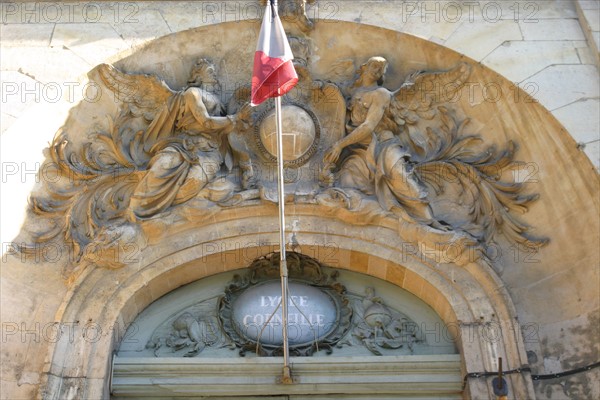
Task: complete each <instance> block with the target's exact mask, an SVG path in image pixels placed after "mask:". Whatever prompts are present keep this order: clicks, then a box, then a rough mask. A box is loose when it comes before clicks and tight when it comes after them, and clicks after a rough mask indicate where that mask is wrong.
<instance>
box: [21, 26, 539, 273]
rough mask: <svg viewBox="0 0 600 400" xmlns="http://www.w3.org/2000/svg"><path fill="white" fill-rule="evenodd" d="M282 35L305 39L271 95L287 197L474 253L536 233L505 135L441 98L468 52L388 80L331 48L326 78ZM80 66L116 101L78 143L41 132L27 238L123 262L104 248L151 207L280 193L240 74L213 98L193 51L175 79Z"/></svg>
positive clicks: (428, 243) (528, 241)
mask: <svg viewBox="0 0 600 400" xmlns="http://www.w3.org/2000/svg"><path fill="white" fill-rule="evenodd" d="M292 42H293V43H295V46H296V47H298V48H301V49H302V50H303V51H302V52H301V53H302V56H301V57H299V58H298V59H297V60H296V62H297V64H296V66H297V69H298V73H299V76H300V81H299V83H298V85H297V87H296V88H294V89H293V90H292V91H290V92H289V93H288V94H287V95H286V96H285V97H284V99H283V108H284V110H285V111H286V114H285V120H286V121H288V122H289V123H288V125H285V124H284V125H285V126H284V128H285V132H284V145H285V149H286V157H287V158H286V160H285V161H286V183H288V185H287V186H286V191H287V192H288V196H286V199H288V200H289V201H295V202H296V203H305V204H313V205H318V207H320V208H319V210H320V211H319V212H323V213H326V214H329V215H333V216H337V217H339V218H343V219H344V220H346V221H352V223H355V224H364V225H366V224H371V223H378V222H379V221H382V220H388V222H389V221H393V222H392V223H395V224H396V225H397V227H398V235H399V236H400V237H401V238H402V239H403V240H404V241H406V242H408V243H413V244H415V245H419V246H424V247H425V249H426V250H434V251H439V252H442V253H443V252H447V251H450V250H451V251H452V252H453V259H457V258H458V256H459V255H461V254H463V253H466V250H467V249H473V250H474V251H473V252H472V253H471V254H485V248H486V247H487V246H489V245H490V244H492V243H493V242H494V241H495V240H497V237H498V235H500V234H502V235H504V236H505V237H506V238H508V239H509V240H510V241H512V242H514V243H518V244H520V245H523V246H528V247H535V246H539V245H541V244H543V243H544V240H540V239H536V238H533V237H531V236H530V235H529V234H528V232H527V231H528V227H527V226H526V225H525V224H524V223H522V222H521V221H520V220H519V219H518V218H517V217H516V216H515V212H524V211H525V210H526V209H527V206H528V205H529V204H530V203H531V202H532V201H533V200H535V199H536V198H537V196H536V195H530V194H523V193H522V192H523V190H522V189H523V183H520V182H508V181H505V180H503V177H504V176H506V171H507V170H509V168H510V167H511V165H512V164H513V157H514V154H515V151H516V145H515V144H514V143H512V142H508V143H507V144H506V146H505V148H504V149H501V150H497V149H496V148H495V147H494V146H485V143H483V140H482V139H481V138H480V137H478V136H475V135H472V134H469V133H468V126H469V125H468V123H469V119H468V118H461V117H458V115H461V114H460V113H459V112H458V111H461V112H464V111H465V110H456V109H454V108H453V107H456V106H455V104H453V103H451V102H450V100H449V98H452V96H454V95H455V94H456V93H457V92H459V91H460V90H462V89H463V86H464V83H465V81H466V80H467V79H468V77H469V75H470V71H471V68H470V66H469V65H468V64H465V63H463V64H459V65H457V66H455V67H454V68H452V69H450V70H448V71H438V72H415V73H413V74H411V75H409V76H408V77H407V78H406V80H405V83H404V84H403V85H402V86H401V87H400V88H399V89H398V90H395V91H391V90H388V89H387V88H385V87H384V86H382V81H383V78H384V77H385V74H386V70H387V67H388V62H387V60H386V59H384V58H383V57H372V58H371V59H369V60H368V61H367V62H366V63H364V64H363V65H361V66H360V67H359V68H354V67H353V65H354V61H353V60H350V61H348V60H346V61H341V62H340V63H338V65H335V66H332V69H331V75H332V78H333V79H334V80H335V81H336V82H335V83H333V82H330V81H325V80H322V79H316V78H315V77H314V76H313V73H312V72H311V47H310V45H309V43H308V42H307V41H306V40H304V39H302V38H296V39H294V40H292ZM305 53H306V54H305ZM349 74H354V78H349ZM90 77H91V78H92V79H95V80H96V81H98V82H99V83H101V84H102V85H103V86H104V87H105V88H107V89H108V90H110V91H111V92H113V93H114V95H115V98H116V99H117V101H118V109H119V111H118V112H117V113H116V115H112V114H111V115H108V116H104V115H99V117H107V121H108V122H107V123H105V124H101V123H98V124H97V125H96V126H92V127H90V128H89V131H88V132H87V133H86V135H87V136H85V135H84V136H85V139H84V140H83V144H81V143H75V142H76V141H75V142H74V141H73V140H72V137H73V136H72V135H75V134H77V135H79V134H80V133H79V132H77V133H75V132H70V131H69V130H68V127H69V125H65V128H64V129H62V130H61V131H59V132H58V134H57V135H56V137H55V138H54V140H53V142H52V144H51V146H50V148H49V150H48V155H49V157H48V161H47V163H46V165H45V166H44V170H45V171H46V172H48V171H49V170H53V171H54V172H55V173H56V176H58V179H54V180H52V181H46V182H45V183H44V187H43V188H42V190H39V191H37V192H36V193H35V194H34V195H33V196H32V198H31V211H32V212H33V213H34V214H35V215H37V216H38V217H40V216H41V217H43V218H41V219H40V218H38V221H40V222H39V223H37V224H36V225H35V227H34V228H35V229H34V232H32V235H33V240H34V242H37V243H40V242H45V241H49V240H55V239H57V238H60V237H62V238H63V239H64V241H65V242H66V243H68V244H70V245H72V246H73V248H74V254H76V255H79V257H84V258H86V257H89V258H91V259H93V262H94V264H96V265H103V266H109V267H120V266H122V265H124V264H126V263H127V260H123V259H122V258H119V257H114V254H116V253H119V250H121V251H120V254H121V255H123V254H125V255H126V254H127V252H126V251H123V249H122V246H123V243H131V242H135V241H138V242H139V239H140V237H142V238H143V234H142V233H141V232H142V230H141V229H140V226H144V224H146V223H147V222H148V221H149V220H150V221H157V220H165V219H166V218H167V217H168V216H169V215H170V214H171V213H175V214H177V213H181V215H185V218H186V219H188V220H189V219H194V218H198V219H201V218H206V215H209V210H213V211H214V210H215V209H219V207H244V206H245V205H247V204H256V202H257V201H262V202H266V203H272V202H276V201H277V200H276V199H277V196H276V190H277V186H276V184H275V182H276V181H275V176H274V174H273V173H272V172H273V171H274V168H273V161H274V157H273V140H272V139H273V129H272V126H271V125H272V124H270V121H271V119H272V118H271V114H272V109H273V104H272V102H270V101H267V102H265V103H263V104H261V105H260V106H259V107H257V108H255V109H252V110H251V109H250V108H249V107H248V106H247V103H246V101H247V98H248V95H249V88H248V87H246V86H242V87H240V88H239V89H238V90H236V91H235V92H234V93H233V95H232V96H231V98H229V99H228V100H227V101H226V102H225V103H227V107H225V106H224V105H223V104H222V103H221V98H222V97H221V94H220V92H219V90H220V85H219V81H218V79H217V73H216V70H215V67H214V66H213V64H212V63H211V62H209V61H207V60H205V59H200V60H199V61H198V62H196V63H195V64H194V65H193V66H192V73H191V76H190V78H189V79H188V83H187V86H186V87H184V88H183V89H181V90H179V91H173V90H171V89H170V88H169V87H168V86H167V85H166V84H165V83H164V81H162V80H161V79H159V78H158V77H156V76H149V75H139V74H137V75H136V74H128V73H124V72H121V71H119V70H117V69H116V68H114V67H112V66H109V65H105V64H103V65H100V66H98V67H97V68H96V69H95V70H94V71H92V73H91V74H90ZM440 88H443V90H440ZM441 94H443V96H442V95H441ZM271 122H272V121H271ZM315 172H318V173H315ZM217 178H218V179H217ZM182 210H183V211H182ZM213 211H211V212H213ZM274 213H275V210H274ZM169 221H172V219H171V220H169ZM153 232H156V231H153ZM154 234H156V233H154ZM33 247H35V244H34V246H33ZM24 249H25V250H27V246H24ZM111 249H114V250H115V251H114V252H111V251H110V250H111ZM446 259H447V258H446ZM471 260H473V259H472V258H471ZM76 261H79V259H77V258H76ZM457 263H459V264H460V262H458V261H457Z"/></svg>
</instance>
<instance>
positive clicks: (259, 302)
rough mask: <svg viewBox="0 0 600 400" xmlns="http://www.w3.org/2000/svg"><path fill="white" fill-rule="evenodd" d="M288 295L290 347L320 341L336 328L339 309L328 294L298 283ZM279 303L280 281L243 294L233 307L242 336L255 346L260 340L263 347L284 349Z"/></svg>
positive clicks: (294, 283)
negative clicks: (282, 347) (269, 346)
mask: <svg viewBox="0 0 600 400" xmlns="http://www.w3.org/2000/svg"><path fill="white" fill-rule="evenodd" d="M289 294H290V297H289V299H290V300H289V301H288V336H289V344H290V346H297V345H303V344H307V343H311V342H314V341H319V340H320V339H322V338H324V337H325V336H327V335H328V334H329V333H331V331H333V330H334V329H335V328H336V327H337V319H338V318H337V314H338V312H337V307H336V304H335V302H334V300H333V299H332V297H331V296H330V295H329V294H327V293H326V292H324V291H322V290H319V289H318V288H316V287H313V286H310V285H306V284H303V283H298V282H290V283H289ZM280 301H281V283H280V282H279V281H270V282H266V283H263V284H259V285H256V286H252V287H250V288H248V289H246V290H245V291H244V292H243V293H241V294H240V295H239V297H238V298H237V299H235V301H234V302H233V304H232V310H233V313H232V316H233V321H234V322H235V325H236V326H237V329H238V330H239V334H240V335H241V336H243V337H245V338H247V339H248V340H250V341H251V342H254V343H256V342H257V341H260V343H261V344H263V345H271V346H281V345H282V344H283V336H282V325H283V324H282V313H281V306H280V304H279V303H280ZM275 310H277V312H275ZM261 331H262V334H261ZM259 337H260V339H259Z"/></svg>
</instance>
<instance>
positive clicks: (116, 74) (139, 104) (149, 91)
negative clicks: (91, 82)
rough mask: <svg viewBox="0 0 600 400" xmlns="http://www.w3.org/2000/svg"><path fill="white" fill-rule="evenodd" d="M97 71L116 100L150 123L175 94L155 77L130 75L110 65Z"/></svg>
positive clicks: (98, 68) (99, 67)
mask: <svg viewBox="0 0 600 400" xmlns="http://www.w3.org/2000/svg"><path fill="white" fill-rule="evenodd" d="M95 71H97V72H98V75H99V76H100V78H101V80H102V83H104V85H105V86H106V87H107V88H108V89H109V90H110V91H111V92H113V94H114V96H115V99H117V100H119V101H121V102H123V103H127V104H128V105H129V107H130V109H131V111H132V113H133V114H134V115H136V116H138V115H142V116H144V118H145V119H146V120H148V121H151V120H152V119H153V118H154V116H155V115H156V113H157V112H158V111H159V110H160V109H161V108H162V107H163V106H164V105H165V104H167V102H168V100H169V98H171V97H172V96H173V95H174V94H175V92H174V91H173V90H171V88H169V86H167V84H166V83H165V82H164V81H163V80H161V79H159V78H158V77H156V76H153V75H146V74H136V75H134V74H128V73H125V72H121V71H119V70H118V69H116V68H115V67H113V66H112V65H109V64H100V65H98V66H97V67H96V68H95Z"/></svg>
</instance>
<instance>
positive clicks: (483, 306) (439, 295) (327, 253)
mask: <svg viewBox="0 0 600 400" xmlns="http://www.w3.org/2000/svg"><path fill="white" fill-rule="evenodd" d="M270 208H271V207H257V208H256V209H255V210H254V211H255V214H263V213H264V214H268V213H270V210H269V209H270ZM298 216H299V217H300V215H298ZM301 217H302V220H303V221H305V222H306V226H307V227H308V226H311V224H310V222H312V221H316V220H321V221H322V218H323V217H322V216H321V215H306V214H303V215H301ZM226 220H227V218H223V220H222V221H219V222H217V223H216V224H209V225H207V226H205V228H206V229H202V230H198V229H194V230H190V227H188V229H185V230H183V231H181V232H179V233H178V234H176V235H173V236H171V238H172V242H169V244H166V243H163V244H157V245H156V246H153V248H152V249H151V253H152V255H151V256H144V261H143V262H140V263H139V264H137V265H136V266H133V265H131V266H128V267H125V268H123V269H121V270H117V271H110V273H107V272H108V271H106V270H104V269H100V268H96V269H90V270H89V271H87V272H86V273H85V274H84V275H82V276H81V277H80V278H79V279H78V282H77V283H76V284H75V285H74V286H73V288H72V291H71V294H72V295H71V296H70V298H67V299H66V300H65V302H64V303H63V305H62V307H61V314H60V315H58V316H57V319H58V320H60V321H61V322H64V323H67V322H70V321H74V320H77V321H79V322H78V324H76V325H75V326H74V328H73V329H74V332H75V333H74V335H73V336H72V337H69V336H67V335H63V336H62V337H61V338H60V339H61V340H59V341H58V342H57V343H56V344H55V345H54V346H52V348H51V349H50V352H49V359H48V360H49V364H48V368H47V370H46V371H45V376H46V377H47V382H46V384H45V390H44V398H63V397H64V398H70V397H73V396H75V397H86V398H99V397H102V396H105V397H106V396H107V395H108V392H107V390H108V377H109V376H110V362H111V355H112V352H113V350H114V349H115V348H116V347H117V346H118V343H119V341H120V339H121V338H122V335H123V334H124V332H125V331H124V329H123V327H126V326H127V325H128V324H129V323H131V321H133V319H134V318H135V317H136V316H137V314H138V313H139V312H141V311H142V310H143V309H144V308H145V307H147V306H148V305H149V304H150V303H152V302H153V301H154V300H156V299H158V298H160V297H161V296H163V295H164V294H166V293H168V292H170V291H172V290H174V289H176V288H177V287H180V286H181V285H184V284H187V283H190V282H193V281H195V280H198V279H201V278H203V277H207V276H210V275H212V274H215V273H219V272H224V271H226V270H235V269H238V268H243V267H245V266H246V265H247V257H248V256H251V257H254V256H255V255H264V254H267V253H269V252H271V251H272V250H273V249H272V246H271V245H270V244H271V243H274V242H275V241H276V237H277V232H276V231H275V230H274V229H275V226H276V223H277V221H276V219H275V218H273V217H267V216H261V217H247V218H239V217H238V218H236V219H235V221H231V222H230V223H233V224H234V225H235V227H236V229H239V231H241V232H245V234H244V235H231V236H229V234H228V230H227V229H222V230H219V231H220V232H219V235H214V234H211V233H210V232H211V230H212V229H211V228H213V229H219V228H217V227H218V226H223V225H226V224H227V223H226V222H225V221H226ZM259 221H260V222H259ZM327 222H328V224H327V225H328V226H329V227H332V226H335V227H336V228H339V229H335V230H332V231H330V232H323V231H322V230H320V229H318V228H317V227H318V226H322V225H321V224H319V225H316V226H315V225H312V226H313V227H315V228H317V229H314V228H312V229H311V228H307V229H306V230H302V231H301V232H299V234H298V237H299V245H300V246H301V247H303V246H304V247H305V248H306V249H307V250H306V251H307V253H310V249H314V251H315V253H314V254H311V256H313V257H314V258H316V259H318V260H320V261H322V262H323V263H326V264H328V265H331V266H335V267H339V268H346V269H350V270H353V271H356V272H361V273H365V274H368V275H372V276H375V277H378V278H381V279H384V280H386V281H388V282H391V283H393V284H395V285H397V286H399V287H401V288H403V289H405V290H407V291H409V292H411V293H413V294H414V295H416V296H418V297H419V298H421V299H422V300H423V301H424V302H425V303H427V304H428V305H429V306H431V307H432V308H433V309H434V310H435V311H436V312H437V313H438V315H440V317H442V319H443V320H444V322H445V323H446V325H447V326H448V327H450V329H451V330H452V329H456V332H457V336H458V337H457V345H458V346H459V348H460V352H461V357H462V364H463V370H464V374H468V373H470V372H481V371H492V370H494V368H497V366H496V365H495V364H494V361H495V360H496V359H497V357H502V358H503V360H505V365H507V366H508V368H511V369H512V368H520V367H522V366H523V365H525V364H526V356H525V354H524V348H523V345H522V338H521V337H520V331H519V330H518V328H517V329H516V328H515V323H516V322H515V321H516V315H515V312H514V308H513V305H512V302H511V300H510V297H509V296H508V295H507V293H506V292H504V291H503V290H502V289H501V285H499V284H498V278H497V276H496V274H495V273H494V272H493V270H492V269H491V268H490V267H489V266H487V265H485V264H482V263H471V264H468V265H467V266H466V267H457V266H456V265H452V264H437V265H432V264H429V263H427V262H425V260H420V259H418V258H415V257H414V254H412V255H411V254H407V253H403V252H402V251H401V250H400V249H402V242H401V241H399V239H398V238H397V235H396V234H395V232H394V231H393V230H391V229H389V228H385V227H362V228H357V227H355V226H353V225H351V224H347V223H343V222H340V221H335V220H329V221H327ZM335 231H337V232H343V233H344V234H343V235H340V234H338V233H335ZM213 232H214V231H213ZM228 236H229V237H228ZM184 240H185V241H186V244H185V245H184V246H181V247H182V248H179V249H173V246H172V245H171V244H170V243H181V242H182V241H184ZM319 242H321V243H323V244H322V245H315V243H319ZM216 243H218V244H219V245H217V246H215V244H216ZM257 243H259V244H262V246H261V245H259V246H257V245H256V244H257ZM328 244H329V245H328ZM309 248H310V249H309ZM73 338H75V340H74V341H72V340H73ZM508 381H509V385H510V390H511V393H515V395H518V396H523V397H528V396H532V393H533V392H532V384H531V380H530V378H529V375H528V373H526V372H523V374H521V375H518V374H517V375H511V376H510V377H508ZM491 393H492V392H491V386H490V384H489V383H488V382H487V381H486V380H485V379H470V380H468V381H467V386H466V388H465V396H472V397H474V398H479V397H489V396H491Z"/></svg>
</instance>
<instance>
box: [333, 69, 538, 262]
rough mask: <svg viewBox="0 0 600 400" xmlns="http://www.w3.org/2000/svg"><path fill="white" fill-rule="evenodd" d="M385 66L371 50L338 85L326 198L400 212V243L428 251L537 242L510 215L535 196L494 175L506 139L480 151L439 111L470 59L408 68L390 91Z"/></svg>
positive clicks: (506, 155) (507, 155)
mask: <svg viewBox="0 0 600 400" xmlns="http://www.w3.org/2000/svg"><path fill="white" fill-rule="evenodd" d="M387 67H388V62H387V60H386V59H385V58H383V57H371V58H370V59H369V60H368V61H367V62H366V63H364V64H363V65H361V67H360V68H359V69H358V73H357V77H356V79H355V80H354V81H353V82H351V83H349V84H348V86H347V95H348V97H349V104H348V115H347V118H346V119H347V124H346V136H344V137H343V138H342V139H340V140H338V141H337V142H336V143H334V144H333V146H332V147H331V149H330V150H329V151H328V152H327V153H326V155H325V157H324V166H323V170H322V173H321V182H322V183H323V184H325V185H328V186H330V188H331V189H330V190H329V192H328V195H329V196H330V198H331V199H333V201H334V202H335V201H337V202H338V203H339V201H340V200H341V201H342V203H344V204H345V205H346V208H348V209H355V208H356V207H359V204H361V203H362V200H363V199H365V198H368V199H369V200H371V199H376V201H377V202H378V203H379V206H380V207H381V208H382V209H383V210H384V211H385V212H387V213H390V214H392V215H395V216H398V217H399V221H400V227H399V231H401V232H403V234H404V235H405V239H406V240H411V241H415V242H419V243H421V244H423V243H429V247H431V248H432V249H433V248H446V249H447V248H450V247H444V246H438V244H439V243H446V245H447V246H450V243H452V244H459V247H458V248H460V249H462V250H461V252H462V251H463V250H464V249H466V248H467V247H472V246H478V245H479V244H482V245H484V246H487V245H489V244H490V243H491V241H493V240H494V237H495V235H497V234H498V233H502V234H504V235H505V236H507V237H508V238H509V239H510V240H513V241H515V242H517V243H519V244H523V245H525V246H527V247H535V246H539V245H541V244H544V243H545V240H544V239H538V238H533V237H530V236H529V235H527V233H526V231H527V226H526V225H525V224H523V223H522V222H520V221H518V220H517V219H516V218H515V217H514V216H513V215H511V214H510V212H509V211H510V210H521V211H522V210H525V209H526V206H527V204H529V203H530V202H532V201H533V200H535V199H536V196H535V195H523V194H521V193H520V190H521V187H522V184H521V183H512V184H511V183H507V182H503V181H501V180H500V174H499V172H500V171H502V170H503V169H504V168H507V167H508V166H510V164H511V163H512V159H513V156H514V152H515V150H516V148H515V145H514V144H513V143H512V142H509V143H508V146H507V147H506V148H505V149H503V150H497V149H496V148H495V147H493V146H489V147H488V148H482V146H480V145H481V142H482V139H481V137H479V136H475V135H465V134H463V131H464V130H465V127H466V126H467V124H468V122H469V120H468V119H465V120H463V121H461V122H460V123H457V122H456V119H455V117H454V116H453V114H452V112H451V111H450V110H449V109H448V104H449V103H450V102H452V101H456V98H457V97H458V98H459V97H460V96H457V97H455V95H457V94H459V93H458V92H459V91H460V90H461V89H462V87H463V86H464V83H465V82H466V80H467V79H468V77H469V75H470V71H471V69H470V67H469V65H468V64H465V63H461V64H458V65H457V66H456V67H454V68H452V69H451V70H449V71H441V72H422V71H417V72H415V73H413V74H411V75H409V76H408V77H407V78H406V79H405V82H404V83H403V84H402V86H401V87H400V88H399V89H398V90H395V91H390V90H388V89H386V88H385V87H383V86H382V85H383V80H384V77H385V73H386V70H387ZM340 159H341V162H340ZM334 170H335V171H336V173H335V174H334V173H333V172H334ZM446 193H449V194H448V195H446V197H444V196H445V194H446ZM323 198H324V199H325V200H324V201H325V202H327V201H328V200H327V198H326V197H323ZM434 201H435V206H436V207H437V208H433V207H432V205H433V204H434ZM367 203H368V202H364V204H367ZM365 210H366V208H365ZM434 210H435V212H434ZM436 213H437V214H436ZM415 222H416V224H415ZM444 251H445V250H444ZM466 259H469V257H466V258H465V260H466Z"/></svg>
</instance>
